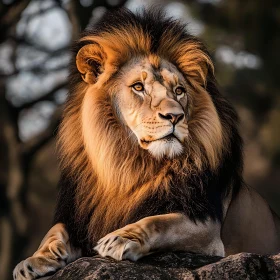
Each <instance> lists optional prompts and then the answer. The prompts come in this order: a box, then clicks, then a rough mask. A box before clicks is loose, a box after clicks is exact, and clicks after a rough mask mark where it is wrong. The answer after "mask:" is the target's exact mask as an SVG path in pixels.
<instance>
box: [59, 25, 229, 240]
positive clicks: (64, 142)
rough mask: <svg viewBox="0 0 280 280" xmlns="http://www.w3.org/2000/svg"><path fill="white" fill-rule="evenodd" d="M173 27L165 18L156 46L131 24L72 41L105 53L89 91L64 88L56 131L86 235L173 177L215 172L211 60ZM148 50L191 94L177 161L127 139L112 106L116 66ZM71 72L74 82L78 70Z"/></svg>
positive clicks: (122, 218) (223, 133) (221, 133)
mask: <svg viewBox="0 0 280 280" xmlns="http://www.w3.org/2000/svg"><path fill="white" fill-rule="evenodd" d="M176 24H177V23H176V22H174V21H172V24H171V23H170V26H169V27H168V28H166V29H165V32H164V35H162V36H161V37H160V39H159V41H158V43H157V46H158V47H157V49H156V50H152V48H153V40H154V38H152V36H151V34H149V32H148V31H146V30H144V29H143V27H142V26H141V24H132V23H131V24H129V23H126V24H124V25H123V26H122V25H117V26H112V27H110V28H109V27H106V28H105V30H102V31H101V32H95V31H94V32H92V33H90V32H89V31H88V32H87V34H86V35H85V36H83V37H82V38H81V40H80V41H79V43H78V45H79V48H80V47H81V46H83V45H85V44H91V43H94V44H98V45H99V46H101V48H102V50H103V51H104V53H106V63H105V65H104V72H103V74H102V75H101V76H100V79H98V81H97V83H96V85H94V91H95V92H94V94H92V92H91V93H90V94H89V92H88V91H87V89H88V85H87V84H86V83H84V82H83V81H82V79H80V81H79V82H78V83H76V84H75V85H74V86H73V88H72V89H71V95H70V96H69V99H68V102H67V105H66V108H65V113H64V116H63V121H62V124H61V128H60V132H59V147H60V155H61V165H62V169H63V170H64V172H66V173H67V174H68V176H70V177H71V178H72V180H73V181H74V182H75V183H76V185H77V189H76V194H75V196H76V198H75V200H76V207H77V210H78V213H77V219H78V220H82V219H85V217H88V215H89V214H90V213H92V212H94V214H93V215H92V216H91V218H90V222H89V225H88V236H89V238H91V240H98V239H99V238H100V237H102V236H103V235H105V234H107V233H108V232H110V231H113V230H115V229H117V228H119V227H121V226H123V225H125V224H126V223H127V222H128V221H130V218H131V216H132V215H134V214H135V211H136V209H137V208H138V207H139V206H140V205H141V204H142V203H143V202H144V201H145V200H146V199H147V198H149V197H151V196H153V195H155V194H156V195H157V196H159V197H164V196H166V194H168V192H169V186H170V180H172V178H173V177H172V176H173V175H172V174H176V176H177V178H178V180H179V178H187V176H188V175H189V174H193V173H197V172H201V171H202V170H203V169H204V168H210V169H211V170H212V171H213V172H215V170H216V168H217V167H218V166H219V164H220V161H221V158H222V157H223V151H225V150H226V149H227V145H228V144H227V143H228V136H227V129H226V128H225V124H223V123H222V122H221V121H220V117H219V113H218V112H217V109H216V108H215V105H214V103H213V101H212V99H211V96H210V95H209V93H208V92H207V90H206V85H207V79H208V77H209V75H210V76H211V75H212V76H213V64H212V61H211V59H210V58H209V56H208V54H207V52H206V51H205V48H204V46H203V44H202V43H201V42H200V41H199V40H197V39H195V38H193V37H192V36H189V35H188V36H187V37H183V38H182V32H183V30H181V32H177V31H178V30H176V28H175V27H176ZM77 51H78V50H77ZM150 55H152V56H153V58H152V60H153V61H154V63H155V64H156V63H159V62H158V61H159V59H160V58H164V59H166V60H168V61H170V62H171V63H173V64H174V65H175V66H176V67H177V68H178V69H179V70H180V71H181V72H182V73H183V75H184V76H185V78H186V79H187V80H188V81H189V83H190V84H191V86H192V89H193V92H194V93H195V94H192V96H191V99H190V103H191V105H190V108H191V109H190V112H189V114H190V120H189V123H188V125H189V140H188V142H187V143H186V145H185V154H184V155H183V156H180V158H177V159H172V160H171V159H170V160H169V159H164V160H155V159H154V158H152V156H151V155H149V154H148V153H147V151H145V150H143V149H141V148H140V147H139V145H138V143H137V141H134V140H133V139H132V137H131V131H128V128H126V127H125V126H124V125H123V124H122V123H121V121H120V120H119V119H118V116H117V115H116V113H115V112H114V109H113V106H112V100H113V99H112V95H113V94H114V90H117V87H118V85H117V84H116V83H115V80H114V78H113V76H114V74H115V73H116V71H117V70H118V69H119V68H120V67H121V66H122V65H124V64H125V63H126V62H127V61H129V60H130V59H131V58H133V57H135V56H150ZM74 75H75V76H76V79H77V75H79V76H80V73H79V72H78V71H77V70H76V73H75V74H74Z"/></svg>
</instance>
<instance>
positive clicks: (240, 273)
mask: <svg viewBox="0 0 280 280" xmlns="http://www.w3.org/2000/svg"><path fill="white" fill-rule="evenodd" d="M58 279H60V280H61V279H62V280H63V279H69V280H70V279H71V280H72V279H79V280H93V279H102V280H103V279H104V280H105V279H110V280H126V279H135V280H138V279H141V280H148V279H149V280H150V279H153V280H157V279H165V280H167V279H170V280H171V279H172V280H174V279H184V280H187V279H195V280H198V279H219V280H220V279H239V280H240V279H273V280H274V279H280V254H279V255H274V256H260V255H256V254H248V253H241V254H237V255H232V256H229V257H226V258H220V257H210V256H203V255H198V254H191V253H185V252H178V253H177V252H176V253H163V254H155V255H151V256H148V257H145V258H143V259H141V260H139V261H137V262H130V261H115V260H113V259H109V258H101V257H98V256H95V257H91V258H81V259H78V260H77V261H75V262H73V263H71V264H69V265H68V266H66V267H65V268H64V269H62V270H60V271H58V272H57V273H56V274H55V275H53V276H52V277H50V278H49V280H58Z"/></svg>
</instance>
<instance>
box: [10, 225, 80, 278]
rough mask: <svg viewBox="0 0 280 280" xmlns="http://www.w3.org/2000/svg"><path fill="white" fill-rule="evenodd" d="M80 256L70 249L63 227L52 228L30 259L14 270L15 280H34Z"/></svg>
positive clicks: (78, 252) (77, 252)
mask: <svg viewBox="0 0 280 280" xmlns="http://www.w3.org/2000/svg"><path fill="white" fill-rule="evenodd" d="M80 256H81V252H80V250H77V249H74V248H72V246H71V244H70V243H69V236H68V233H67V231H66V229H65V225H63V224H60V223H59V224H56V225H55V226H53V227H52V228H51V229H50V230H49V231H48V233H47V234H46V236H45V237H44V239H43V240H42V242H41V244H40V246H39V248H38V250H37V251H36V252H35V253H34V254H33V256H32V257H29V258H27V259H26V260H24V261H22V262H20V263H19V264H18V265H17V266H16V267H15V269H14V272H13V277H14V279H15V280H26V279H35V278H38V277H42V276H44V275H46V274H48V273H50V272H55V271H56V270H58V269H60V268H62V267H64V266H65V265H66V264H67V263H70V262H72V261H73V260H76V259H77V258H79V257H80Z"/></svg>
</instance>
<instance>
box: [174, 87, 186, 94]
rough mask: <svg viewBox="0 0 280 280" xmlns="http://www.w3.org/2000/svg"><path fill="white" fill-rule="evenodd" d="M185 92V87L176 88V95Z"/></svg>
mask: <svg viewBox="0 0 280 280" xmlns="http://www.w3.org/2000/svg"><path fill="white" fill-rule="evenodd" d="M184 93H186V90H185V88H183V87H177V88H176V89H175V94H176V95H181V94H184Z"/></svg>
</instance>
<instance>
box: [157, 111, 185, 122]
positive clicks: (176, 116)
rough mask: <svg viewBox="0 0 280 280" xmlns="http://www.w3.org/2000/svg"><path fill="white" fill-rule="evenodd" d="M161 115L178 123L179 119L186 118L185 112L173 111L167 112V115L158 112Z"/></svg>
mask: <svg viewBox="0 0 280 280" xmlns="http://www.w3.org/2000/svg"><path fill="white" fill-rule="evenodd" d="M158 115H159V117H160V118H162V119H165V120H169V121H170V122H171V123H172V124H174V125H175V124H177V123H178V122H179V121H181V120H183V119H184V115H185V114H183V113H181V114H172V113H167V114H165V115H163V114H161V113H158Z"/></svg>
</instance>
